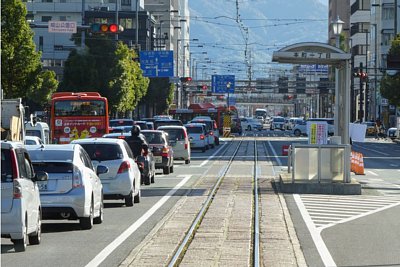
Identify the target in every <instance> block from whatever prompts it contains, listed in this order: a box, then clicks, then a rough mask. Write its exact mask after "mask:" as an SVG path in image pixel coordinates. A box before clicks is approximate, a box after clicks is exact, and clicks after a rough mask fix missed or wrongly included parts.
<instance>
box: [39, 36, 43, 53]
mask: <svg viewBox="0 0 400 267" xmlns="http://www.w3.org/2000/svg"><path fill="white" fill-rule="evenodd" d="M39 51H43V36H39Z"/></svg>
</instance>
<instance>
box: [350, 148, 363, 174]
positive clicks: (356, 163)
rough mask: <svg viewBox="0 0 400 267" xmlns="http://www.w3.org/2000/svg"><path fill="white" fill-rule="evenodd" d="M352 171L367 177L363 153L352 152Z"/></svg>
mask: <svg viewBox="0 0 400 267" xmlns="http://www.w3.org/2000/svg"><path fill="white" fill-rule="evenodd" d="M351 171H352V172H354V174H357V175H365V172H364V158H363V154H362V153H360V152H354V151H351Z"/></svg>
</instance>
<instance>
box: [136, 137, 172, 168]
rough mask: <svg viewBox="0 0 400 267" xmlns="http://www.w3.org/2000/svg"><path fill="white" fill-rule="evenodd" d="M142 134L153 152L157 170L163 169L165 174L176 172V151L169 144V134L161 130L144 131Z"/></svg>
mask: <svg viewBox="0 0 400 267" xmlns="http://www.w3.org/2000/svg"><path fill="white" fill-rule="evenodd" d="M141 133H142V134H143V135H144V136H145V137H146V140H147V142H148V143H149V148H150V150H151V151H152V152H153V155H154V160H155V167H156V169H163V173H164V174H170V173H171V172H174V151H173V149H172V147H171V146H170V144H169V140H168V134H167V133H166V132H164V131H159V130H143V131H141Z"/></svg>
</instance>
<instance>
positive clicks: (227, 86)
mask: <svg viewBox="0 0 400 267" xmlns="http://www.w3.org/2000/svg"><path fill="white" fill-rule="evenodd" d="M211 89H212V92H213V93H228V92H229V93H230V94H233V93H234V92H235V75H213V76H212V78H211Z"/></svg>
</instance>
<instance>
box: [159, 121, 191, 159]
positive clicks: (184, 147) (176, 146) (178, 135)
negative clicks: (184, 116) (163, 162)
mask: <svg viewBox="0 0 400 267" xmlns="http://www.w3.org/2000/svg"><path fill="white" fill-rule="evenodd" d="M157 130H160V131H164V132H166V133H168V140H169V143H170V144H171V146H172V149H173V150H174V160H175V159H181V160H184V161H185V164H189V163H190V141H189V136H188V134H187V131H186V128H185V127H184V126H177V125H166V126H160V127H158V128H157Z"/></svg>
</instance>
